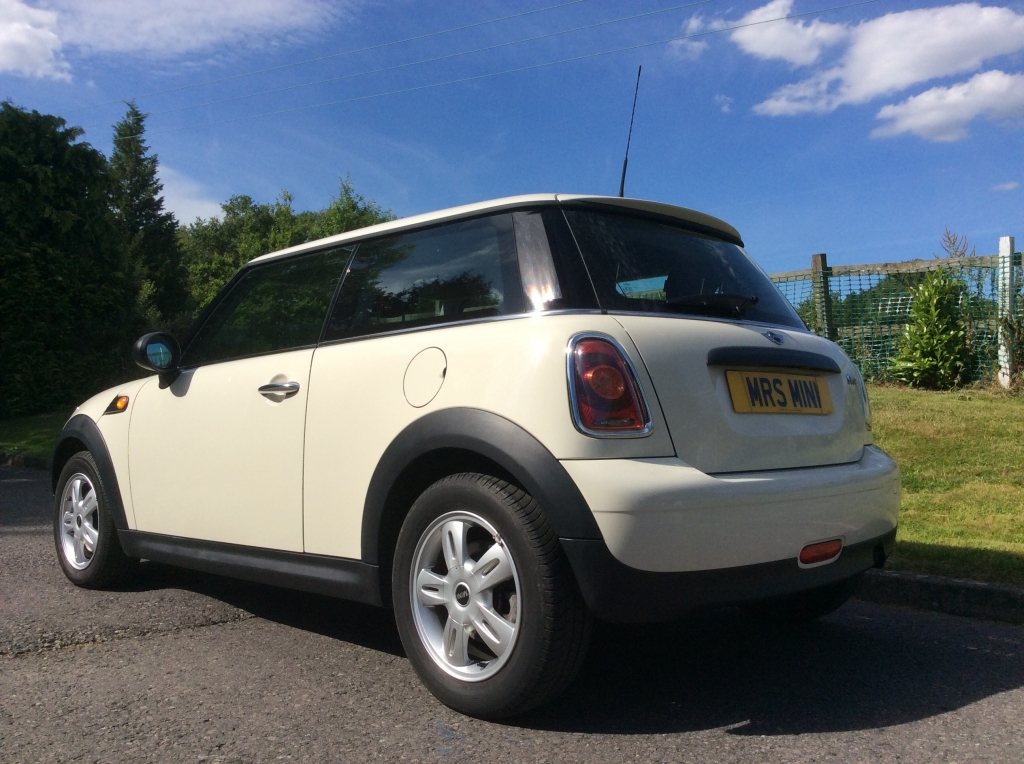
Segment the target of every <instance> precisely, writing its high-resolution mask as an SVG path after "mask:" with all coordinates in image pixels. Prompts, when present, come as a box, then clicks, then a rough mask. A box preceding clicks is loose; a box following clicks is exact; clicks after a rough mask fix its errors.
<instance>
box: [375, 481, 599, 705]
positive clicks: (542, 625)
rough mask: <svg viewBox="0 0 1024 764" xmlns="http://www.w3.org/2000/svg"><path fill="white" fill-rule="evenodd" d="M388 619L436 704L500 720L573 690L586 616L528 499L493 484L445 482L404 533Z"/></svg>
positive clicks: (424, 498)
mask: <svg viewBox="0 0 1024 764" xmlns="http://www.w3.org/2000/svg"><path fill="white" fill-rule="evenodd" d="M392 588H393V597H394V605H395V620H396V622H397V624H398V630H399V633H400V634H401V637H402V643H403V645H404V646H405V651H406V654H407V655H408V656H409V660H410V662H411V663H412V665H413V668H414V669H415V670H416V673H417V674H419V676H420V678H421V679H422V680H423V683H424V684H425V685H426V686H427V688H428V689H429V690H430V691H431V692H432V693H433V694H434V695H435V696H437V698H438V699H440V700H441V702H443V703H445V704H446V705H448V706H450V707H452V708H454V709H455V710H457V711H460V712H462V713H464V714H468V715H470V716H477V717H484V718H498V717H503V716H511V715H514V714H518V713H522V712H524V711H527V710H529V709H531V708H533V707H535V706H538V705H540V704H542V703H544V702H545V701H547V700H550V699H551V698H553V697H554V696H555V695H557V694H558V693H560V692H561V691H562V690H563V689H564V688H565V687H566V686H567V685H568V684H569V682H571V681H572V679H573V677H574V676H575V674H576V672H577V671H578V669H579V666H580V664H581V663H582V660H583V657H584V654H585V652H586V646H587V642H588V639H589V635H590V614H589V612H588V611H587V608H586V605H585V604H584V602H583V598H582V596H581V594H580V591H579V587H578V585H577V583H576V580H575V578H574V577H573V575H572V571H571V569H570V568H569V565H568V562H567V561H566V559H565V556H564V554H563V552H562V549H561V547H560V546H559V544H558V539H557V537H556V536H555V534H554V531H553V530H552V529H551V527H550V525H549V524H548V523H547V520H546V519H545V518H544V516H543V514H542V513H541V511H540V508H539V507H538V506H537V503H536V502H535V501H534V500H533V498H532V497H531V496H530V495H528V494H527V493H525V492H524V491H522V490H521V489H519V488H517V487H515V486H513V485H510V484H508V483H506V482H504V481H502V480H499V479H497V478H493V477H489V476H486V475H479V474H469V473H464V474H460V475H453V476H450V477H447V478H444V479H442V480H440V481H438V482H437V483H435V484H434V485H432V486H431V487H430V488H428V489H427V490H426V491H424V493H423V494H422V495H421V496H420V497H419V499H417V500H416V503H415V504H414V505H413V507H412V509H411V510H410V511H409V515H408V517H406V520H405V522H404V524H403V525H402V530H401V533H400V535H399V539H398V545H397V547H396V550H395V563H394V570H393V585H392Z"/></svg>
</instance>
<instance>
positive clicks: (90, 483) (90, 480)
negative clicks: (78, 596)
mask: <svg viewBox="0 0 1024 764" xmlns="http://www.w3.org/2000/svg"><path fill="white" fill-rule="evenodd" d="M53 498H54V507H53V540H54V543H55V544H56V546H57V559H58V560H59V561H60V567H61V569H62V570H63V571H64V575H65V576H67V577H68V579H69V580H70V581H71V582H72V583H73V584H75V585H76V586H82V587H85V588H87V589H99V588H102V587H105V586H111V585H113V584H118V583H122V582H124V581H126V580H127V579H129V578H130V577H131V575H132V574H133V573H134V572H135V568H136V566H137V564H138V560H136V559H134V558H131V557H128V556H127V555H126V554H125V553H124V551H123V550H122V549H121V543H120V541H118V539H117V528H116V527H114V517H113V514H112V513H111V511H110V504H109V501H108V497H107V492H106V488H105V487H104V485H103V481H102V480H101V479H100V476H99V470H97V468H96V462H95V461H94V460H93V458H92V454H90V453H89V452H88V451H79V452H78V453H77V454H75V455H74V456H72V457H71V458H70V459H69V460H68V463H67V464H65V465H64V469H63V470H61V473H60V478H59V479H58V480H57V490H56V492H55V493H54V496H53Z"/></svg>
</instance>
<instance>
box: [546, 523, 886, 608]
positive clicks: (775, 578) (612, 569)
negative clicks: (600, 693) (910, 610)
mask: <svg viewBox="0 0 1024 764" xmlns="http://www.w3.org/2000/svg"><path fill="white" fill-rule="evenodd" d="M895 539H896V529H895V528H893V529H892V530H891V531H890V532H888V533H886V534H884V535H882V536H879V537H877V538H873V539H867V540H866V541H861V542H860V543H857V544H852V545H850V546H846V547H844V548H843V551H842V553H841V554H840V555H839V559H837V560H836V561H835V562H832V563H829V564H828V565H823V566H821V567H817V568H806V569H802V568H800V566H799V564H798V563H797V560H796V558H795V557H794V558H793V559H790V560H777V561H775V562H768V563H761V564H758V565H743V566H740V567H735V568H721V569H718V570H701V571H692V572H685V573H656V572H652V571H647V570H637V569H636V568H631V567H629V566H627V565H623V564H622V563H621V562H619V561H618V560H616V559H615V557H613V556H612V554H611V552H610V551H608V547H607V546H606V545H605V543H604V542H603V541H600V540H591V539H562V547H563V548H564V549H565V552H566V554H567V555H568V557H569V563H570V564H571V565H572V569H573V572H574V573H575V574H576V579H577V580H578V581H579V584H580V589H581V590H582V592H583V598H584V599H585V600H586V602H587V605H588V606H589V608H590V610H591V612H592V613H593V614H594V615H595V616H596V617H598V618H600V619H602V620H605V621H615V622H620V623H650V622H655V621H668V620H672V619H674V618H678V617H679V616H682V615H685V614H686V613H687V612H690V611H691V610H695V609H697V608H701V607H707V606H712V605H729V604H742V603H744V602H753V601H757V600H763V599H769V598H771V597H779V596H784V595H787V594H794V593H796V592H800V591H806V590H809V589H816V588H818V587H820V586H826V585H828V584H831V583H834V582H837V581H843V580H846V579H849V578H852V577H853V576H856V575H858V574H860V573H863V572H864V571H865V570H867V569H868V568H871V567H875V566H879V567H880V566H881V564H882V563H884V561H885V558H886V557H888V555H889V553H890V552H891V551H892V545H893V542H894V541H895Z"/></svg>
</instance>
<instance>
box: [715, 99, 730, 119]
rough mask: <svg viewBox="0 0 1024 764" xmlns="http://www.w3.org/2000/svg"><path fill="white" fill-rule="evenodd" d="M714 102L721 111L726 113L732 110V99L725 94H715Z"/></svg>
mask: <svg viewBox="0 0 1024 764" xmlns="http://www.w3.org/2000/svg"><path fill="white" fill-rule="evenodd" d="M715 103H717V104H718V105H719V106H721V107H722V111H723V112H725V113H726V114H728V113H729V112H730V111H732V99H731V98H730V97H729V96H727V95H721V94H719V95H716V96H715Z"/></svg>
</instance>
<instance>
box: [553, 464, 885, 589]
mask: <svg viewBox="0 0 1024 764" xmlns="http://www.w3.org/2000/svg"><path fill="white" fill-rule="evenodd" d="M562 465H563V466H564V467H565V469H566V471H567V472H568V473H569V475H570V476H571V477H572V478H573V480H574V481H575V482H576V485H577V486H578V487H579V489H580V492H581V493H582V494H583V497H584V498H585V499H586V501H587V504H588V505H589V507H590V509H591V511H592V512H593V513H594V519H595V520H596V521H597V525H598V527H599V528H600V530H601V537H602V538H603V539H604V542H605V543H606V544H607V545H608V550H609V551H610V552H611V554H612V556H614V557H615V559H617V560H618V561H619V562H621V563H623V564H625V565H627V566H629V567H631V568H637V569H639V570H646V571H654V572H661V573H682V572H688V571H689V572H696V571H705V570H712V569H720V568H734V567H740V566H746V565H756V564H759V563H770V562H775V561H778V560H789V559H795V558H796V557H797V556H798V555H799V554H800V550H801V549H802V548H803V547H804V546H806V545H807V544H812V543H814V542H816V541H825V540H828V539H835V538H840V539H842V540H843V544H844V546H852V545H854V544H860V543H861V542H865V541H868V540H870V539H876V538H879V537H882V536H884V535H885V534H886V533H888V532H889V531H891V530H892V529H893V528H895V527H896V522H897V519H898V517H899V507H900V472H899V467H897V466H896V462H894V461H893V460H892V459H891V458H889V456H888V455H887V454H885V452H883V451H881V450H880V449H878V448H875V447H874V446H867V447H865V448H864V451H863V455H862V457H861V459H860V461H858V462H854V463H852V464H840V465H833V466H827V467H810V468H805V469H792V470H773V471H768V472H745V473H733V474H726V475H708V474H705V473H703V472H701V471H700V470H697V469H694V468H693V467H690V466H689V465H687V464H685V463H683V462H682V461H680V460H679V459H674V458H667V459H603V460H597V459H594V460H576V461H569V460H566V461H563V462H562Z"/></svg>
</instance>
